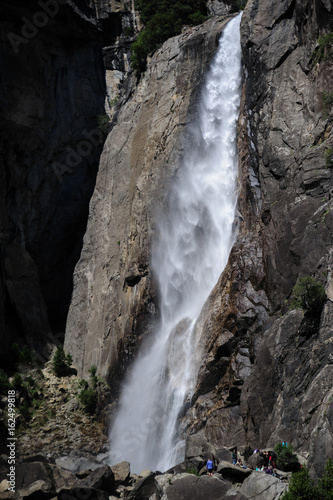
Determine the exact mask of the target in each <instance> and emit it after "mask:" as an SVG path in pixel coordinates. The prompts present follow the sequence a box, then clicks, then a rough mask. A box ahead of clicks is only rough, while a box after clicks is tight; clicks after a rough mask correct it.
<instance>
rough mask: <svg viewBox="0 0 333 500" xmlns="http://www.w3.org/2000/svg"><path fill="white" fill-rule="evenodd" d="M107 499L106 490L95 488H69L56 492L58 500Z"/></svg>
mask: <svg viewBox="0 0 333 500" xmlns="http://www.w3.org/2000/svg"><path fill="white" fill-rule="evenodd" d="M84 499H89V500H109V495H108V494H107V492H106V491H101V490H95V489H94V488H71V489H62V490H60V491H59V493H58V500H84Z"/></svg>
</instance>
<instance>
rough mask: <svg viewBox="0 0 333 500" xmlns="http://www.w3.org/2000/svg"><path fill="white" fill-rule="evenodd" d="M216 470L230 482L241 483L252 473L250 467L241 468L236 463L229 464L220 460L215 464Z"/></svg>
mask: <svg viewBox="0 0 333 500" xmlns="http://www.w3.org/2000/svg"><path fill="white" fill-rule="evenodd" d="M217 472H220V473H221V474H222V476H223V479H225V480H226V481H230V482H231V483H242V482H243V481H245V479H246V478H247V477H249V475H250V474H251V473H252V470H251V469H243V467H239V466H238V465H231V464H230V463H228V462H223V461H221V462H220V463H219V464H218V466H217Z"/></svg>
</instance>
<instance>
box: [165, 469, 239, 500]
mask: <svg viewBox="0 0 333 500" xmlns="http://www.w3.org/2000/svg"><path fill="white" fill-rule="evenodd" d="M229 487H230V486H229V485H228V483H226V482H225V481H221V480H220V479H218V478H216V477H214V476H213V477H208V476H202V477H197V476H194V475H193V474H181V475H179V476H176V478H175V479H174V480H173V481H172V484H170V485H168V486H167V487H166V490H165V498H166V500H202V499H205V500H221V498H224V495H225V494H226V493H227V491H228V489H229ZM163 498H164V497H163Z"/></svg>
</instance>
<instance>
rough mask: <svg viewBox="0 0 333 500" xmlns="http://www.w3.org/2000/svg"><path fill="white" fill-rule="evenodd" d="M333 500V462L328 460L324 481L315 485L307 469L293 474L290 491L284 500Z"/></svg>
mask: <svg viewBox="0 0 333 500" xmlns="http://www.w3.org/2000/svg"><path fill="white" fill-rule="evenodd" d="M314 499H316V500H332V499H333V461H332V459H330V458H329V459H328V461H327V464H326V466H325V471H324V475H323V477H322V479H320V480H319V481H318V483H317V485H315V483H314V481H313V480H312V479H311V478H310V475H309V472H308V470H307V469H306V467H304V468H302V469H301V470H300V471H299V472H296V473H295V474H292V477H291V481H290V484H289V487H288V490H287V491H286V492H285V493H284V495H283V497H282V500H314Z"/></svg>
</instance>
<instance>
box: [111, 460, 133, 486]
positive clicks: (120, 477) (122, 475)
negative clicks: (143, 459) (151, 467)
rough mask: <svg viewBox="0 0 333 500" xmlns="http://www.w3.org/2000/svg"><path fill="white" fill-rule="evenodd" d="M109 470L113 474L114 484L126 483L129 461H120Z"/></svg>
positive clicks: (128, 476)
mask: <svg viewBox="0 0 333 500" xmlns="http://www.w3.org/2000/svg"><path fill="white" fill-rule="evenodd" d="M111 470H112V472H113V474H114V479H115V483H116V485H119V484H127V483H128V481H129V478H130V464H129V462H120V463H119V464H116V465H112V467H111Z"/></svg>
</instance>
